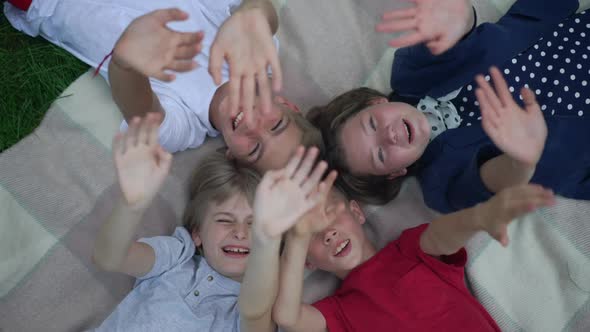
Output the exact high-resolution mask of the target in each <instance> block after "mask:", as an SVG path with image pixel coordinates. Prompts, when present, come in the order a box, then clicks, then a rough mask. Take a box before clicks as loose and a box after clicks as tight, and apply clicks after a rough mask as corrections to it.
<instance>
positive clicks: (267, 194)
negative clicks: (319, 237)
mask: <svg viewBox="0 0 590 332" xmlns="http://www.w3.org/2000/svg"><path fill="white" fill-rule="evenodd" d="M303 153H304V150H303V148H299V149H298V151H297V153H296V154H295V156H294V157H293V158H292V159H291V160H290V161H289V163H288V164H287V166H285V168H283V169H281V170H277V171H268V172H266V174H265V175H264V177H263V178H262V181H261V182H260V184H259V185H258V188H257V189H256V197H255V199H254V225H253V241H252V248H251V252H250V256H249V257H248V266H247V267H246V272H245V275H244V279H243V281H242V287H241V291H240V297H239V300H238V303H239V307H240V317H241V322H240V323H241V326H242V329H243V330H244V331H256V332H258V331H271V330H273V329H274V327H275V326H274V323H273V322H272V308H273V304H274V302H275V299H276V295H277V291H278V287H279V284H278V283H279V247H280V242H281V236H282V234H283V233H284V232H285V231H286V230H288V229H289V228H291V226H293V225H294V224H295V222H297V220H298V219H299V218H300V217H301V216H303V215H304V214H306V213H307V212H308V211H309V210H310V209H313V208H314V207H315V206H317V205H318V204H319V202H320V198H321V195H322V194H323V193H324V192H325V189H324V188H326V187H331V185H332V183H333V178H334V176H332V177H328V180H327V183H326V182H320V181H321V177H322V175H323V174H324V173H325V171H326V167H327V165H326V163H325V162H321V163H318V164H316V165H315V166H314V163H315V159H316V158H317V155H318V150H317V149H316V148H312V149H310V150H308V152H307V153H306V154H305V156H304V155H303ZM318 187H320V188H321V189H322V190H323V191H320V192H319V191H318Z"/></svg>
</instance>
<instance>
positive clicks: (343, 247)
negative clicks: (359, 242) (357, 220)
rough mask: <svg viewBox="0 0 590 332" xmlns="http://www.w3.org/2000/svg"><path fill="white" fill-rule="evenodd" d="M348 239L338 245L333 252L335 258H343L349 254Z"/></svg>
mask: <svg viewBox="0 0 590 332" xmlns="http://www.w3.org/2000/svg"><path fill="white" fill-rule="evenodd" d="M350 247H351V246H350V239H347V240H344V241H342V242H340V243H339V244H338V246H337V247H336V250H335V251H334V256H335V257H344V256H346V255H348V253H349V252H350Z"/></svg>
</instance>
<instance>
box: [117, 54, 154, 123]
mask: <svg viewBox="0 0 590 332" xmlns="http://www.w3.org/2000/svg"><path fill="white" fill-rule="evenodd" d="M109 83H110V85H111V92H112V95H113V99H114V100H115V103H116V104H117V106H119V109H120V110H121V113H123V117H124V118H125V120H126V121H127V122H129V121H131V119H132V118H133V117H134V116H139V117H143V116H144V115H145V114H147V113H148V112H162V113H163V110H162V107H161V106H160V102H159V100H158V97H157V96H156V95H155V94H154V92H153V91H152V87H151V86H150V82H149V79H148V78H147V77H146V76H144V75H142V74H140V73H138V72H136V71H134V70H132V69H127V68H123V67H122V66H120V65H118V64H117V63H116V61H115V60H112V61H111V62H110V63H109Z"/></svg>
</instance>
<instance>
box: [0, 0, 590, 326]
mask: <svg viewBox="0 0 590 332" xmlns="http://www.w3.org/2000/svg"><path fill="white" fill-rule="evenodd" d="M400 2H401V1H399V0H366V1H355V0H340V1H336V2H335V1H333V0H314V1H302V0H297V1H296V0H291V1H288V0H277V1H276V6H277V8H278V9H279V13H280V21H281V28H280V30H279V39H280V40H281V49H280V56H281V61H282V64H283V67H284V74H285V75H284V76H285V79H284V83H285V84H284V86H285V89H284V90H285V91H286V92H285V94H286V96H287V97H289V98H291V99H292V100H293V101H295V102H296V103H298V104H299V105H300V106H301V107H302V108H303V109H307V108H308V107H310V106H312V105H315V104H320V103H325V102H326V101H328V100H329V99H330V97H332V96H334V95H335V94H338V93H341V92H343V91H345V90H347V89H350V88H352V87H357V86H360V85H369V86H371V87H375V88H378V89H380V90H382V91H387V90H388V86H389V84H388V82H389V76H390V66H391V62H392V59H393V55H394V52H393V50H392V49H388V48H387V47H386V41H387V38H388V37H387V36H380V35H378V34H376V33H374V25H375V23H376V22H377V20H378V16H379V13H381V12H382V11H383V10H384V9H391V8H395V7H396V6H400ZM474 2H475V5H476V7H477V9H478V13H479V16H480V18H483V19H485V20H495V19H497V18H498V17H499V16H500V14H501V12H502V11H503V10H505V9H506V8H507V5H506V4H507V3H510V2H511V1H510V0H474ZM585 2H586V3H587V2H589V1H587V0H585ZM120 119H121V118H120V115H119V113H118V111H117V108H116V106H115V105H114V103H113V102H112V99H111V96H110V93H109V90H108V87H107V86H106V84H105V82H104V81H103V80H102V79H101V78H100V77H98V78H94V79H93V78H92V77H91V75H90V74H85V75H83V76H82V77H80V79H79V80H78V81H76V82H75V83H74V84H72V86H70V87H69V88H68V89H67V90H66V91H64V93H63V95H62V97H61V98H59V99H58V100H57V101H56V102H55V103H54V104H53V105H52V106H51V108H50V110H49V111H48V113H47V115H46V117H45V119H44V121H43V123H42V124H41V126H40V127H39V128H38V129H37V130H36V131H35V132H34V133H33V134H32V135H30V136H28V137H27V138H25V139H24V140H23V141H21V142H20V143H19V144H17V145H15V146H14V147H12V148H10V149H8V150H7V151H5V152H4V153H2V154H1V155H0V331H11V332H12V331H79V330H82V329H86V328H90V327H92V326H95V325H97V324H99V323H100V322H101V321H102V320H103V319H104V318H105V317H106V315H108V314H109V313H110V312H111V311H112V309H113V308H114V306H115V305H116V304H117V303H118V302H119V301H121V299H122V298H123V297H124V296H125V294H126V293H127V292H128V291H129V289H130V287H131V286H132V282H133V280H132V279H130V278H127V277H123V276H119V275H115V274H110V273H104V272H101V271H99V270H97V269H96V268H95V267H94V266H93V265H92V263H91V262H90V254H91V251H92V248H93V245H94V238H95V234H96V232H97V229H98V227H99V225H100V222H101V221H102V220H103V218H104V217H105V215H106V214H107V213H108V211H109V209H110V207H111V206H112V204H113V201H114V198H115V197H116V195H118V192H117V189H116V186H114V185H113V184H114V181H115V178H114V172H113V168H112V161H111V156H110V142H111V138H112V136H113V134H114V133H115V132H116V130H117V128H118V124H119V121H120ZM221 144H222V143H221V142H220V141H219V140H211V141H210V142H208V143H207V144H206V145H205V146H203V147H202V148H200V149H197V150H193V151H187V152H184V153H180V154H177V155H176V156H175V159H174V164H173V168H172V171H171V175H170V177H169V178H168V180H167V181H166V183H165V185H164V188H163V191H162V193H161V194H160V196H159V197H158V198H157V200H156V202H155V203H154V205H153V206H152V208H151V209H150V210H149V213H148V215H147V218H146V221H145V223H144V224H143V227H142V228H141V229H140V230H139V232H138V236H149V235H157V234H166V233H169V232H171V230H172V229H173V228H174V226H175V225H176V224H177V223H178V220H179V216H180V215H181V213H182V211H183V208H184V205H185V184H186V181H187V179H188V176H189V173H190V171H191V170H192V169H193V168H194V166H195V165H196V164H197V163H198V161H199V158H200V157H201V156H202V155H203V154H204V153H206V152H207V151H210V150H211V149H215V148H216V147H217V146H220V145H221ZM588 205H589V204H588V203H587V202H576V201H566V200H563V201H560V204H558V206H557V207H555V208H554V209H550V210H547V211H542V212H540V215H541V216H542V218H541V221H544V223H539V222H527V223H522V224H523V225H528V226H526V227H531V228H532V229H528V228H515V229H511V235H512V236H513V240H514V241H516V240H518V239H519V238H522V239H526V241H524V240H523V243H526V244H527V245H530V247H525V248H521V247H519V246H511V247H510V248H509V249H506V250H503V251H502V250H499V249H498V248H497V247H496V246H495V244H493V243H490V241H489V238H487V237H485V236H482V237H480V238H478V239H476V241H473V243H472V244H471V245H470V254H471V257H472V258H471V260H470V263H469V264H470V265H469V266H468V270H469V272H470V275H472V276H473V279H472V280H471V281H472V286H473V287H474V291H475V294H476V295H477V296H478V297H479V299H480V301H482V303H483V304H484V305H485V306H486V307H487V308H488V310H489V311H490V312H491V313H492V315H494V317H495V318H496V319H497V320H498V322H499V323H500V325H501V326H502V327H503V328H504V329H506V330H519V329H523V330H529V331H555V330H561V329H565V330H576V331H584V330H586V331H587V330H590V321H589V317H590V295H589V294H590V293H589V290H588V285H590V282H589V280H588V278H587V276H588V275H590V274H589V273H588V272H587V271H586V270H585V269H586V268H587V267H588V266H590V264H589V262H588V259H589V253H590V232H589V229H590V228H589V227H588V217H587V215H588V212H590V207H589V206H588ZM367 211H368V212H369V215H370V220H371V223H370V225H369V226H368V228H369V231H371V232H372V233H373V234H379V236H375V240H376V241H377V243H379V245H383V244H384V243H386V242H387V241H389V240H391V239H393V238H395V236H397V235H398V234H399V233H400V232H401V230H402V229H403V228H406V227H409V226H412V225H416V224H419V223H422V222H425V221H428V220H430V219H431V218H432V216H433V215H434V214H433V213H432V212H431V211H430V210H428V209H427V208H425V207H424V205H423V203H422V199H421V193H420V190H419V188H418V186H417V184H416V182H415V181H409V182H408V183H407V184H406V186H405V187H404V191H403V194H402V196H401V197H400V198H399V199H398V200H396V201H394V202H392V203H391V204H389V205H388V206H386V207H384V208H375V207H367ZM537 219H539V218H537ZM535 225H544V226H543V227H536V228H535ZM549 226H551V227H549ZM533 244H535V245H534V246H533ZM565 247H567V250H565V249H563V248H565ZM522 253H526V254H527V255H520V254H522ZM540 256H542V259H539V260H535V263H534V264H532V263H531V264H528V265H523V263H524V262H526V261H528V260H529V259H533V258H539V257H540ZM523 266H524V267H526V268H523ZM471 272H472V273H471ZM323 277H325V276H322V275H319V274H315V273H314V274H312V276H311V277H310V278H309V279H308V281H311V280H316V281H315V282H312V283H309V282H308V285H310V287H309V288H308V290H307V293H306V297H307V298H314V297H315V298H317V297H319V296H321V295H322V294H324V293H326V292H327V291H328V290H329V288H330V285H334V280H333V279H330V278H327V279H326V278H324V279H325V280H324V283H322V282H318V281H317V280H318V279H322V278H323ZM568 278H569V279H568ZM568 280H570V283H567V282H568ZM494 282H499V283H500V285H496V284H494ZM572 285H573V286H572ZM575 285H577V288H576V287H574V286H575ZM503 286H509V287H503ZM519 290H521V291H522V292H519ZM564 290H566V291H564ZM544 291H545V292H544ZM553 317H557V318H556V319H555V322H553V323H552V325H551V324H549V323H548V322H551V321H552V318H553ZM547 324H549V325H547ZM539 327H540V328H539Z"/></svg>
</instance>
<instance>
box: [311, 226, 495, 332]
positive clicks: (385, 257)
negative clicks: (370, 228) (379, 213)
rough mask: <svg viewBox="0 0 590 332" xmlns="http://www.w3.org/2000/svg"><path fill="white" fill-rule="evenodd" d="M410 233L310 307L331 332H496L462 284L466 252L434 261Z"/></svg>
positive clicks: (417, 232) (417, 234)
mask: <svg viewBox="0 0 590 332" xmlns="http://www.w3.org/2000/svg"><path fill="white" fill-rule="evenodd" d="M426 227H427V224H424V225H420V226H418V227H415V228H411V229H408V230H406V231H404V232H403V233H402V235H401V236H400V238H399V239H397V240H395V241H392V242H391V243H389V244H388V245H387V246H386V247H385V248H383V249H382V250H380V251H379V252H378V253H377V254H375V256H373V257H371V259H369V260H368V261H366V262H365V263H363V264H362V265H360V266H358V267H357V268H355V269H354V270H352V271H351V272H350V273H349V274H348V276H347V277H346V279H344V281H343V282H342V285H341V286H340V288H338V290H336V293H335V294H334V295H332V296H329V297H327V298H324V299H323V300H321V301H318V302H316V303H314V304H313V306H314V307H315V308H317V309H318V310H319V311H320V312H321V313H322V315H323V316H324V318H325V319H326V324H327V326H328V330H329V331H330V332H335V331H362V332H364V331H368V332H377V331H478V332H483V331H500V328H498V326H497V325H496V323H495V322H494V319H493V318H492V317H491V316H490V315H489V314H488V313H487V311H486V310H485V309H484V308H483V306H482V305H481V304H479V302H477V300H476V299H475V298H474V297H473V296H472V295H471V293H470V292H469V290H468V289H467V286H466V285H465V281H464V279H463V278H464V275H463V272H464V267H465V263H466V262H467V253H466V252H465V249H461V250H459V251H458V252H457V253H455V254H453V255H450V256H443V257H441V260H442V261H441V260H438V259H436V258H434V257H432V256H430V255H427V254H425V253H424V252H423V251H422V249H420V235H421V234H422V232H423V231H424V230H425V229H426Z"/></svg>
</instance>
